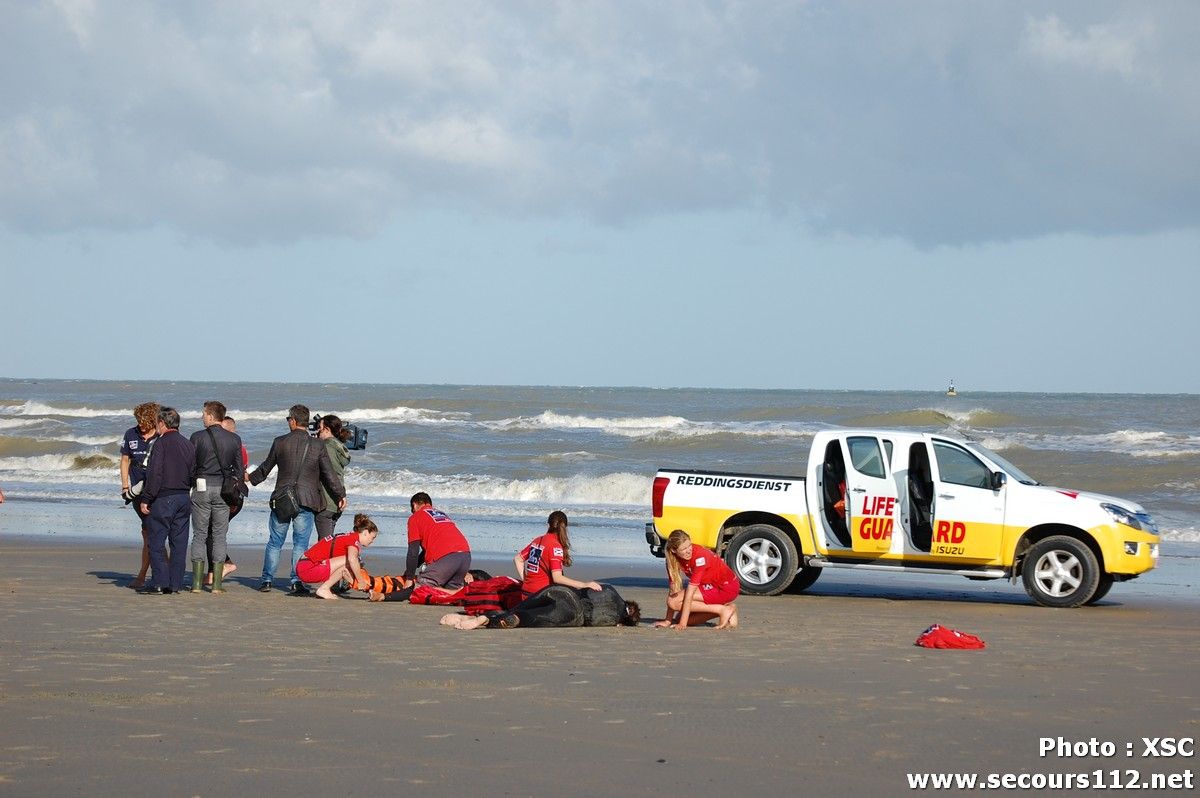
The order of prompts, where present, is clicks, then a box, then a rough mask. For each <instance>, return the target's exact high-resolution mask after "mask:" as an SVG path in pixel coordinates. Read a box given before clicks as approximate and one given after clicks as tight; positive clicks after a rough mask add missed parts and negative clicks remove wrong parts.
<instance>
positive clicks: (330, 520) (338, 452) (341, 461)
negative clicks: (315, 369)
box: [313, 415, 350, 540]
mask: <svg viewBox="0 0 1200 798" xmlns="http://www.w3.org/2000/svg"><path fill="white" fill-rule="evenodd" d="M313 420H314V421H316V422H317V437H318V438H319V439H321V440H322V441H324V442H325V450H326V451H327V452H329V463H330V465H332V466H333V472H334V473H335V474H337V476H338V481H340V482H341V483H342V484H343V485H345V484H346V464H347V463H349V462H350V453H349V452H347V451H346V441H347V440H348V439H349V438H350V430H349V429H347V428H346V427H345V425H343V424H342V420H341V419H340V418H338V417H337V416H333V415H329V416H317V417H316V418H315V419H313ZM321 497H322V498H324V499H325V507H324V508H323V509H322V510H321V511H320V512H319V513H317V519H316V520H317V538H319V539H321V540H325V539H326V538H331V537H333V528H334V526H335V525H336V524H337V522H338V519H339V518H341V517H342V508H341V507H340V506H339V505H338V502H337V500H336V499H334V498H333V494H331V493H330V492H329V489H328V488H326V487H325V485H324V484H322V485H321ZM343 506H344V505H343Z"/></svg>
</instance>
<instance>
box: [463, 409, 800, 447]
mask: <svg viewBox="0 0 1200 798" xmlns="http://www.w3.org/2000/svg"><path fill="white" fill-rule="evenodd" d="M477 423H478V424H479V425H480V426H482V427H485V428H487V429H490V430H497V431H511V430H517V431H520V430H547V429H550V430H594V431H596V432H601V433H604V434H607V435H616V436H620V437H623V438H636V439H642V440H672V439H680V438H695V437H703V436H708V435H722V434H727V435H745V436H750V437H776V438H786V437H806V436H811V435H812V434H813V433H814V432H815V431H816V430H817V426H815V425H806V424H798V423H789V422H780V421H691V420H689V419H686V418H683V417H682V416H632V417H626V418H619V417H618V418H609V417H604V416H572V415H565V414H562V413H556V412H554V411H553V410H547V411H545V412H543V413H541V414H539V415H536V416H519V417H517V418H506V419H500V420H498V421H480V422H477Z"/></svg>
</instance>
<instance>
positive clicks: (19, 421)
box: [0, 418, 42, 429]
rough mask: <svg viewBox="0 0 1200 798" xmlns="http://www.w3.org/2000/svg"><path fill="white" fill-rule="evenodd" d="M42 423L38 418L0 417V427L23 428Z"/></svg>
mask: <svg viewBox="0 0 1200 798" xmlns="http://www.w3.org/2000/svg"><path fill="white" fill-rule="evenodd" d="M41 423H42V419H39V418H0V429H23V428H26V427H36V426H39V425H40V424H41Z"/></svg>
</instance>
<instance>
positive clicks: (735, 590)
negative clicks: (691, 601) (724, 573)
mask: <svg viewBox="0 0 1200 798" xmlns="http://www.w3.org/2000/svg"><path fill="white" fill-rule="evenodd" d="M741 592H742V583H741V582H739V581H738V580H736V579H731V580H729V581H728V582H726V583H725V584H723V585H700V598H702V599H704V603H705V604H729V603H730V602H732V601H733V600H734V599H736V598H737V597H738V594H739V593H741Z"/></svg>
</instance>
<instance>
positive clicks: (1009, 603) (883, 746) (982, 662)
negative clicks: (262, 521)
mask: <svg viewBox="0 0 1200 798" xmlns="http://www.w3.org/2000/svg"><path fill="white" fill-rule="evenodd" d="M285 555H286V552H285ZM236 556H237V557H238V559H239V561H240V562H241V564H242V570H241V571H240V572H239V573H237V574H236V575H235V577H234V580H233V584H232V585H231V586H230V590H229V592H228V593H227V594H225V595H223V596H214V595H211V594H209V593H203V594H200V595H191V594H186V593H185V594H183V595H178V596H162V597H158V596H153V597H151V596H139V595H136V594H135V593H134V592H133V591H131V590H129V589H128V588H127V587H124V585H125V584H126V583H127V581H128V579H129V576H130V573H131V572H130V570H129V569H130V566H131V565H132V564H133V563H134V561H135V558H136V551H135V550H134V549H132V548H129V547H123V546H116V545H96V544H94V543H89V544H83V543H80V544H69V543H68V544H64V543H61V542H60V543H56V544H52V545H48V544H43V543H34V542H29V541H22V540H19V539H18V540H13V539H11V538H9V539H4V540H0V562H3V571H2V573H3V576H2V577H0V597H2V600H0V666H2V667H0V704H2V708H0V711H2V713H3V714H2V717H3V724H2V729H0V795H13V796H16V795H67V794H72V795H75V794H78V795H121V796H141V795H158V796H175V795H182V796H189V795H201V796H209V795H218V796H230V795H279V794H285V793H287V794H293V795H318V794H328V795H349V796H357V795H366V794H380V793H381V794H385V795H414V794H423V795H463V796H478V795H488V796H501V795H514V796H522V795H529V796H554V795H559V794H571V795H584V796H592V795H596V796H608V795H620V796H624V795H639V796H640V795H680V796H682V795H697V796H699V795H736V794H739V793H744V794H755V795H758V794H762V795H833V794H839V795H847V796H849V795H902V794H906V793H908V790H907V787H906V781H905V773H906V772H907V771H929V770H937V771H954V770H964V771H970V772H981V773H988V772H1003V771H1014V772H1067V771H1079V772H1082V771H1089V770H1093V769H1095V768H1106V769H1108V768H1129V767H1137V768H1141V769H1142V770H1143V771H1144V772H1147V773H1148V772H1152V771H1159V772H1181V771H1183V770H1185V769H1188V768H1194V759H1190V758H1187V759H1184V758H1178V757H1177V758H1174V759H1168V760H1162V759H1159V760H1142V759H1139V758H1132V759H1127V758H1125V757H1124V755H1123V754H1124V745H1125V743H1126V742H1127V741H1128V742H1134V743H1138V746H1137V748H1138V751H1139V752H1140V748H1141V746H1140V742H1139V741H1140V738H1141V737H1143V736H1149V737H1161V736H1171V737H1196V736H1200V735H1198V732H1200V728H1197V721H1198V717H1200V712H1198V710H1200V701H1198V699H1197V695H1198V692H1200V689H1198V687H1197V681H1198V680H1197V673H1198V672H1200V668H1198V667H1197V650H1198V644H1200V638H1198V636H1197V631H1198V626H1200V623H1198V616H1197V606H1196V604H1195V603H1194V602H1193V601H1190V600H1167V599H1164V598H1161V597H1156V596H1155V595H1153V594H1152V593H1151V594H1145V593H1139V592H1136V591H1129V592H1123V590H1122V589H1123V588H1124V587H1125V586H1123V585H1117V586H1116V588H1114V590H1113V592H1112V594H1111V599H1112V600H1111V601H1108V602H1105V603H1104V604H1103V605H1101V606H1098V607H1094V608H1088V609H1082V610H1064V611H1055V610H1048V609H1043V608H1039V607H1035V606H1033V605H1031V604H1029V603H1028V602H1027V601H1026V600H1025V599H1024V597H1023V595H1022V594H1021V593H1020V592H1019V591H1017V590H1014V589H1011V588H1007V589H1001V590H992V591H991V592H983V593H978V592H972V591H973V590H974V587H973V583H966V582H965V581H964V582H963V583H958V582H955V583H946V584H947V585H950V584H953V585H955V586H957V585H958V584H964V585H967V588H964V589H963V590H962V591H961V592H955V591H942V592H938V591H932V592H931V591H930V590H928V589H926V588H924V587H920V586H918V587H917V588H913V589H897V588H895V587H894V586H893V583H891V582H881V581H879V580H873V581H870V582H862V581H861V580H859V581H858V582H855V580H853V579H851V580H849V581H846V580H842V581H840V582H839V581H836V580H833V581H831V582H830V583H829V584H828V585H827V586H824V587H823V582H824V580H823V582H819V583H818V585H817V587H816V588H814V590H815V591H816V593H817V594H816V595H805V596H781V597H777V598H769V599H758V598H743V599H741V600H740V601H739V607H740V608H741V613H740V614H741V622H742V626H741V628H740V629H739V630H737V631H735V632H717V631H710V630H693V631H687V632H673V631H669V630H659V629H652V628H649V627H648V626H643V627H641V628H637V629H624V628H622V629H565V630H514V631H493V630H482V631H475V632H460V631H455V630H452V629H449V628H445V627H441V626H439V625H438V623H437V619H438V618H439V617H440V616H441V615H442V614H443V613H444V612H445V610H444V609H443V608H434V607H414V606H410V605H407V604H391V603H389V604H371V603H369V602H367V601H365V600H361V599H358V600H355V599H349V600H343V601H339V602H323V601H319V600H315V599H297V598H290V597H287V596H285V595H284V594H283V593H282V592H280V591H278V590H277V591H275V592H274V593H271V594H267V595H262V594H259V593H258V592H256V591H255V590H254V589H253V588H254V586H255V585H256V584H257V572H258V567H259V564H260V563H261V553H260V551H258V550H252V551H245V550H243V551H241V552H239V553H238V554H237V555H236ZM285 562H286V557H285ZM389 564H390V565H391V566H396V565H398V563H396V562H395V561H392V562H391V563H385V562H384V561H382V560H379V559H378V558H374V557H373V559H372V565H373V566H374V567H373V569H372V570H373V571H382V570H384V568H385V567H386V566H387V565H389ZM573 575H574V576H575V577H576V578H597V579H601V580H604V581H611V582H612V583H614V584H616V585H618V587H619V589H620V590H621V592H622V593H623V594H624V595H625V596H626V597H627V598H633V599H637V600H639V601H641V602H642V603H643V606H644V607H645V609H646V610H647V613H646V614H647V616H649V617H654V616H657V615H660V614H661V602H662V598H663V591H662V589H661V587H660V584H661V579H660V572H659V570H658V568H657V567H655V563H654V562H652V561H648V562H647V564H646V565H644V566H636V567H635V566H632V565H628V564H620V563H604V562H602V561H601V562H590V563H587V564H584V565H580V566H576V568H575V569H573ZM847 585H850V586H849V587H847ZM856 585H857V586H856ZM862 585H866V587H862ZM935 621H936V622H939V623H942V624H944V625H948V626H952V627H955V628H959V629H963V630H966V631H970V632H973V633H975V634H978V635H979V636H981V637H982V638H984V639H985V640H986V641H987V643H988V649H987V650H986V651H927V650H923V649H919V648H915V647H914V646H913V640H914V638H916V636H917V634H918V633H919V632H920V631H921V630H922V629H923V628H924V627H925V626H927V625H928V624H930V623H932V622H935ZM1054 736H1063V737H1065V738H1067V739H1068V740H1088V739H1090V738H1092V737H1095V738H1098V739H1100V740H1111V741H1114V742H1117V743H1118V745H1119V746H1120V747H1121V751H1122V756H1121V757H1120V758H1119V759H1116V760H1104V759H1095V758H1092V759H1057V758H1039V757H1038V753H1037V745H1038V739H1039V738H1040V737H1054ZM418 791H419V792H418Z"/></svg>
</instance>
